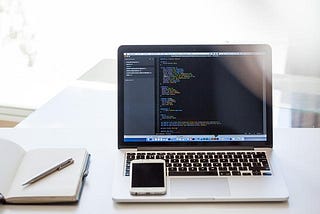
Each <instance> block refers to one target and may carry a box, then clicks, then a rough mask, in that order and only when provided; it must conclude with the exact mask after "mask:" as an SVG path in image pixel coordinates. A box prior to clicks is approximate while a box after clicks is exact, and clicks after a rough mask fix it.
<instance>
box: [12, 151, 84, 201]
mask: <svg viewBox="0 0 320 214" xmlns="http://www.w3.org/2000/svg"><path fill="white" fill-rule="evenodd" d="M86 156H87V152H86V150H85V149H36V150H32V151H29V152H27V153H26V155H25V156H24V158H23V160H22V162H21V164H20V167H19V169H18V171H17V174H16V176H15V179H14V181H13V182H12V185H11V188H10V191H9V193H8V196H7V199H8V198H10V197H48V198H50V197H73V196H75V195H76V193H77V190H78V186H79V182H80V179H82V173H83V169H84V163H85V160H86ZM68 158H73V159H74V163H73V164H71V165H70V166H68V167H66V168H64V169H62V170H60V171H57V172H54V173H53V174H51V175H49V176H47V177H45V178H43V179H41V180H39V181H37V182H35V183H33V184H31V185H27V186H22V184H23V183H24V182H26V181H27V180H29V179H31V178H33V177H35V176H36V175H38V174H40V173H42V172H43V171H45V170H47V169H49V168H51V167H53V166H55V165H56V164H58V163H60V162H63V161H65V160H66V159H68Z"/></svg>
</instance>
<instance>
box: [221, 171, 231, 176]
mask: <svg viewBox="0 0 320 214" xmlns="http://www.w3.org/2000/svg"><path fill="white" fill-rule="evenodd" d="M219 175H220V176H231V173H230V172H228V171H219Z"/></svg>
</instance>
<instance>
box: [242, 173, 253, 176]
mask: <svg viewBox="0 0 320 214" xmlns="http://www.w3.org/2000/svg"><path fill="white" fill-rule="evenodd" d="M242 175H243V176H249V175H251V172H243V173H242Z"/></svg>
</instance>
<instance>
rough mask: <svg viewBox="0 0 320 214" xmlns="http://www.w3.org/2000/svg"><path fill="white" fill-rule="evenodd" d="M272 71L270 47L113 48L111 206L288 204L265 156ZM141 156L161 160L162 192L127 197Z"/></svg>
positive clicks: (272, 155) (272, 159)
mask: <svg viewBox="0 0 320 214" xmlns="http://www.w3.org/2000/svg"><path fill="white" fill-rule="evenodd" d="M271 67H272V66H271V48H270V47H269V46H268V45H166V46H159V45H142V46H121V47H119V49H118V149H119V150H118V152H117V154H116V157H115V162H116V166H115V170H114V182H113V193H112V198H113V200H114V201H116V202H226V201H229V202H231V201H285V200H288V198H289V194H288V190H287V188H286V185H285V182H284V180H283V177H282V175H281V169H280V168H279V163H278V161H277V153H276V152H275V151H272V146H273V139H272V137H273V135H272V133H273V127H272V84H271V83H272V79H271ZM139 158H143V159H152V158H153V159H157V158H158V159H166V163H167V175H168V176H167V194H165V195H161V196H160V195H159V196H132V195H131V194H130V192H129V187H130V176H129V174H128V172H129V171H128V165H129V164H128V163H130V160H132V159H139Z"/></svg>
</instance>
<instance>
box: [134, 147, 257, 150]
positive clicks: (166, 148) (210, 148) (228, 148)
mask: <svg viewBox="0 0 320 214" xmlns="http://www.w3.org/2000/svg"><path fill="white" fill-rule="evenodd" d="M137 150H138V151H227V150H228V151H230V150H254V147H252V146H211V147H203V146H202V147H200V146H199V147H153V146H144V147H138V148H137Z"/></svg>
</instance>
